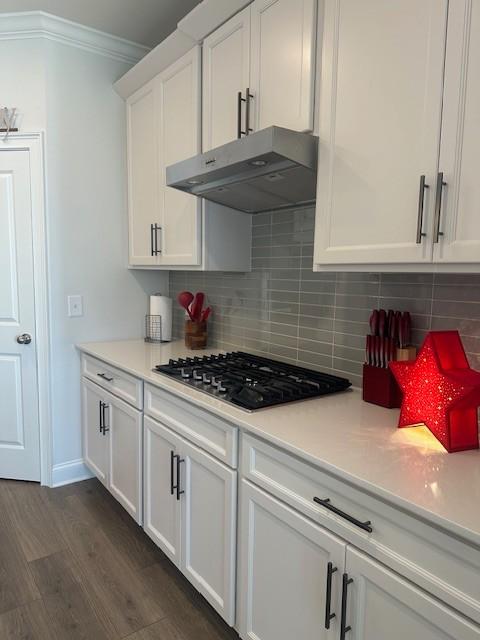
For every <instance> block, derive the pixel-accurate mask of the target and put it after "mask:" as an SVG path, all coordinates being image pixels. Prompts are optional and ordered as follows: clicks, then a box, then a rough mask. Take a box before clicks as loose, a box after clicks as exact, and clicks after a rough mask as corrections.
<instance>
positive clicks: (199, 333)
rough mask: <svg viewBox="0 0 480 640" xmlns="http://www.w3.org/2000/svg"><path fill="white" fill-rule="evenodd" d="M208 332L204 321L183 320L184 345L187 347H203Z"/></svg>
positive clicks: (205, 343) (205, 344)
mask: <svg viewBox="0 0 480 640" xmlns="http://www.w3.org/2000/svg"><path fill="white" fill-rule="evenodd" d="M207 339H208V332H207V323H206V322H194V321H193V320H185V346H186V347H187V348H188V349H193V350H195V349H205V347H206V346H207Z"/></svg>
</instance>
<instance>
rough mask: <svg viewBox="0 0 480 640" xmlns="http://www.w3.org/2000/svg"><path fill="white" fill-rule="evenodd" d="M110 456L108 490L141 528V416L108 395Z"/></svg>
mask: <svg viewBox="0 0 480 640" xmlns="http://www.w3.org/2000/svg"><path fill="white" fill-rule="evenodd" d="M105 402H106V403H107V409H106V411H105V415H106V428H107V429H108V448H109V452H110V460H109V474H108V488H109V490H110V491H111V493H112V494H113V495H114V496H115V498H116V499H117V500H118V501H119V502H120V504H122V505H123V506H124V507H125V509H126V510H127V511H128V513H129V514H130V515H131V516H132V518H134V520H135V521H136V522H137V523H138V524H142V442H143V433H142V432H143V429H142V413H141V411H138V410H137V409H134V408H133V407H131V406H130V405H128V404H127V403H126V402H123V400H120V399H119V398H116V397H115V396H112V395H111V394H110V393H106V394H105Z"/></svg>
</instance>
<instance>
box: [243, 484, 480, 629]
mask: <svg viewBox="0 0 480 640" xmlns="http://www.w3.org/2000/svg"><path fill="white" fill-rule="evenodd" d="M240 518H241V520H240V528H239V551H240V554H239V581H238V601H239V630H240V635H241V637H242V638H243V639H244V640H290V639H291V638H295V639H296V640H319V639H320V640H321V639H323V638H335V639H336V638H340V640H387V638H388V640H405V638H410V639H412V640H480V627H479V626H477V625H475V624H474V623H472V622H470V621H469V620H468V619H467V618H465V617H463V616H462V615H461V614H459V613H457V612H455V611H454V610H453V609H451V608H449V607H448V606H447V605H445V604H442V603H441V602H440V601H439V600H438V599H436V598H434V597H433V596H430V595H429V594H427V593H426V592H425V591H422V590H421V589H420V588H419V587H417V586H415V585H414V584H412V583H411V582H410V581H408V580H406V579H405V578H402V577H401V576H399V575H398V574H396V573H395V572H394V571H392V570H391V569H389V568H387V567H385V566H384V565H382V564H380V563H379V562H377V561H375V560H373V559H372V558H370V557H369V556H367V555H366V554H364V553H362V552H360V551H358V550H357V549H355V548H354V547H352V546H351V545H350V544H348V542H347V541H346V540H342V539H341V538H339V537H338V536H336V535H334V534H332V533H330V532H329V531H327V529H324V528H322V527H320V526H318V525H317V524H315V523H314V522H313V521H311V520H310V519H309V518H306V517H305V516H303V515H302V514H300V513H299V512H297V511H296V510H294V509H292V508H291V507H289V506H287V505H286V504H284V503H283V502H281V501H280V500H277V499H276V498H274V497H273V496H270V495H269V494H268V493H266V492H264V491H263V490H262V489H259V488H257V487H256V486H254V485H253V484H251V483H250V482H249V481H248V480H244V479H243V480H242V481H241V516H240Z"/></svg>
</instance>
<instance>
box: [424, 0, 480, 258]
mask: <svg viewBox="0 0 480 640" xmlns="http://www.w3.org/2000/svg"><path fill="white" fill-rule="evenodd" d="M479 148H480V2H479V1H478V0H450V2H449V10H448V37H447V57H446V62H445V90H444V100H443V125H442V144H441V147H440V164H439V171H441V172H443V181H444V182H445V185H443V189H442V191H443V193H440V189H441V187H442V185H440V184H438V187H439V192H438V205H439V206H438V207H437V208H436V216H437V217H436V221H435V222H436V224H435V231H437V229H438V233H435V234H434V241H435V253H434V260H435V262H477V263H478V262H480V215H479V210H480V182H479V180H478V149H479ZM440 195H442V196H443V197H442V199H440Z"/></svg>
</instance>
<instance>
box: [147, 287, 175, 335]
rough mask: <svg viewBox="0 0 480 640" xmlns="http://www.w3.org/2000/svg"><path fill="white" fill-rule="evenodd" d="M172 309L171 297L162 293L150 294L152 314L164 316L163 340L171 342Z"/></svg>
mask: <svg viewBox="0 0 480 640" xmlns="http://www.w3.org/2000/svg"><path fill="white" fill-rule="evenodd" d="M172 309H173V301H172V299H171V298H168V297H167V296H162V295H161V294H160V293H156V294H155V295H153V296H150V315H151V316H161V318H162V342H170V340H171V339H172Z"/></svg>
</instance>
